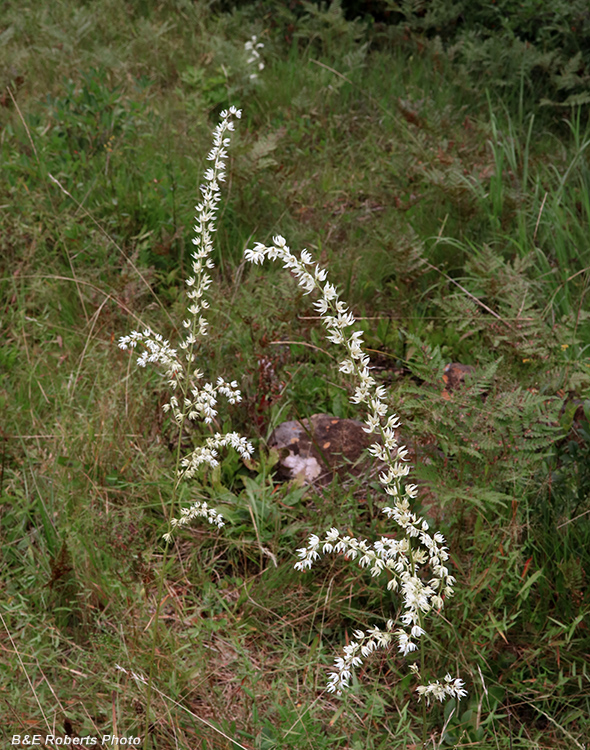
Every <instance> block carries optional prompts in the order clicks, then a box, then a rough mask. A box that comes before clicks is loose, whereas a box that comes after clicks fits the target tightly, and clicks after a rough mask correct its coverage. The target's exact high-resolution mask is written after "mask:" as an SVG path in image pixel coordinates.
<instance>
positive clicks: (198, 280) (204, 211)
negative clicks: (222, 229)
mask: <svg viewBox="0 0 590 750" xmlns="http://www.w3.org/2000/svg"><path fill="white" fill-rule="evenodd" d="M241 114H242V113H241V111H240V110H238V109H236V108H235V107H230V108H229V110H224V111H223V112H222V113H221V121H220V122H219V123H218V125H217V126H216V127H215V130H214V131H213V148H212V149H211V151H210V152H209V155H208V156H207V159H208V160H209V161H211V162H213V164H212V166H211V167H210V168H209V169H207V170H206V171H205V183H204V184H203V185H201V187H200V189H201V196H202V197H201V202H200V203H199V205H198V206H196V212H197V215H196V218H195V222H196V223H195V227H194V231H195V237H194V238H193V244H194V245H195V250H194V251H193V253H192V256H191V258H192V263H191V269H192V274H191V276H190V277H189V278H188V279H187V280H186V285H187V287H188V291H187V297H188V307H187V318H186V320H184V321H183V323H182V325H183V327H184V329H185V335H184V338H182V339H181V341H180V342H179V344H178V347H179V349H180V353H179V352H178V351H177V349H175V348H172V346H171V344H170V342H169V341H167V340H166V339H164V338H163V337H162V336H161V335H160V334H158V333H154V331H152V330H151V329H150V328H147V329H145V330H144V331H141V332H139V331H132V332H131V333H130V334H129V335H128V336H123V337H122V338H121V339H119V346H120V348H121V349H125V350H127V349H136V348H138V347H142V348H143V351H142V353H141V354H140V356H139V357H138V359H137V364H138V365H140V366H141V367H145V366H146V365H147V364H148V362H150V363H154V364H157V365H159V366H160V367H161V368H162V369H163V371H164V373H165V376H166V383H167V385H168V387H169V388H170V390H171V391H172V395H171V397H170V400H169V401H168V403H166V404H164V407H163V408H164V411H166V412H167V411H171V412H172V415H173V417H174V420H175V421H176V423H177V424H178V427H179V430H180V432H181V433H182V430H183V428H184V425H185V423H186V420H193V421H199V420H200V421H202V422H204V423H205V424H211V423H212V422H213V420H214V418H215V417H216V416H217V409H218V406H217V401H218V397H219V396H220V395H221V396H224V397H225V398H227V400H228V401H229V403H230V404H236V403H239V402H240V401H241V400H242V396H241V394H240V391H239V389H238V384H237V383H236V381H232V382H227V381H225V380H224V379H223V378H221V377H220V378H218V379H217V381H216V382H215V384H213V383H207V382H203V378H204V375H203V373H202V372H201V370H199V369H198V368H197V367H196V366H195V360H196V354H195V350H196V346H197V344H198V341H199V338H200V337H204V336H207V335H208V321H207V319H206V317H205V312H206V310H207V309H208V308H209V303H208V301H207V299H206V296H205V294H206V292H207V290H208V289H209V287H210V286H211V283H212V279H211V276H210V274H209V271H210V270H211V269H212V268H214V263H213V260H212V259H211V251H212V250H213V241H212V235H213V232H215V220H216V218H217V210H218V205H219V201H220V200H221V191H220V187H219V183H220V182H223V181H224V180H225V171H224V170H225V159H226V158H227V150H226V149H227V146H229V144H230V139H229V138H228V137H226V133H228V132H231V131H233V130H234V122H233V118H234V117H237V118H240V117H241ZM179 446H180V440H179ZM227 446H230V447H232V448H234V450H236V451H237V452H238V453H239V454H240V455H241V456H242V458H244V459H247V458H249V457H250V456H251V455H252V453H253V452H254V449H253V447H252V445H251V444H250V443H249V442H248V441H247V440H246V438H244V437H241V436H240V435H238V434H237V433H236V432H230V433H228V434H222V433H219V432H216V433H215V434H214V435H212V436H211V437H208V438H207V439H206V440H205V443H204V445H202V446H198V447H197V448H195V449H194V450H193V451H192V452H191V453H190V454H189V455H188V456H184V457H182V458H180V460H179V464H178V480H180V479H182V478H184V479H190V478H191V477H192V476H194V474H195V473H196V471H197V470H198V469H199V467H200V466H202V465H203V464H208V465H209V466H212V467H214V466H217V464H218V460H217V458H218V451H219V449H221V448H224V447H227ZM196 517H202V518H205V519H206V520H208V521H209V522H210V523H212V524H215V525H217V526H219V527H220V526H222V525H223V520H222V517H221V516H220V515H219V514H218V513H216V512H215V511H214V510H213V509H212V508H209V507H208V506H207V504H206V503H203V502H196V503H194V505H192V506H191V507H190V508H187V509H184V510H183V515H182V516H181V517H180V519H175V518H172V519H171V522H170V530H169V532H168V533H167V534H165V535H164V536H165V538H166V540H169V539H170V532H171V531H172V530H173V529H174V528H176V527H177V526H179V525H183V524H185V523H187V522H188V521H189V520H190V519H191V518H196Z"/></svg>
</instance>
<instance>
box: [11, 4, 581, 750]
mask: <svg viewBox="0 0 590 750" xmlns="http://www.w3.org/2000/svg"><path fill="white" fill-rule="evenodd" d="M231 5H232V7H223V5H222V4H221V3H220V4H213V5H212V6H210V7H209V6H207V5H206V4H200V3H192V2H188V0H175V1H174V2H171V3H167V4H157V3H152V2H151V1H150V0H141V1H140V0H135V1H134V2H126V3H120V2H114V1H113V0H97V1H96V2H94V3H91V4H88V3H82V2H77V0H61V2H59V3H56V2H54V3H47V2H44V1H40V2H37V3H34V4H29V5H28V6H27V7H26V8H24V9H23V8H22V4H21V3H16V2H11V1H9V2H5V3H4V4H3V7H2V10H1V11H0V62H1V65H0V70H2V71H3V72H2V74H1V78H0V85H1V87H2V90H1V91H0V149H1V159H2V172H1V175H0V211H1V224H2V230H1V232H0V270H1V286H0V294H1V304H2V336H1V342H0V404H1V406H2V410H3V415H4V419H3V422H2V427H1V432H0V438H1V439H2V448H1V455H2V460H1V472H0V503H1V504H0V535H1V537H0V539H1V550H0V556H1V560H2V564H1V565H0V586H1V590H2V605H1V608H0V613H1V615H2V622H1V623H0V626H1V630H0V632H1V633H2V635H1V640H2V646H3V649H2V654H3V656H2V658H1V659H0V667H1V669H0V691H1V692H0V699H1V701H2V705H3V714H4V715H5V716H6V717H7V718H6V725H7V727H8V731H7V734H8V735H9V736H10V737H12V736H13V735H22V736H23V737H24V736H25V735H27V734H28V735H29V736H32V735H33V734H41V735H43V736H45V735H46V734H55V735H59V736H64V735H70V736H71V737H75V736H77V737H84V736H96V737H98V738H100V737H102V736H103V735H107V734H118V735H119V736H131V735H133V736H140V735H141V736H142V737H143V736H144V729H145V705H146V701H145V686H144V685H142V683H141V682H138V681H136V680H134V679H133V678H132V677H131V672H132V671H133V672H136V673H141V674H149V672H150V669H151V666H152V665H154V666H155V669H154V674H155V680H154V694H153V695H152V698H151V702H152V713H151V723H150V726H149V736H150V741H151V743H152V746H153V747H158V748H168V747H183V748H194V747H202V748H209V747H211V748H235V747H240V746H242V747H245V748H248V750H250V749H251V748H260V749H264V750H271V748H296V749H297V750H299V749H301V750H303V748H314V750H316V749H319V750H321V749H322V748H328V747H330V748H333V747H336V748H350V749H353V748H363V750H364V749H365V748H367V749H368V748H385V747H387V748H412V747H417V746H420V745H419V743H420V742H421V731H420V726H421V721H422V718H421V706H420V705H419V704H417V703H416V702H415V700H414V699H413V698H412V697H411V695H412V692H413V689H414V687H415V685H414V684H413V683H412V681H411V676H408V675H407V674H406V672H405V670H404V669H403V668H402V665H401V663H400V661H399V660H398V658H397V655H396V654H395V653H394V652H381V651H379V652H376V653H375V654H374V655H373V656H372V658H371V659H370V660H368V661H367V662H366V664H365V665H364V669H363V672H362V674H359V675H357V676H356V677H355V678H354V680H353V683H352V687H351V689H350V692H349V693H348V694H345V695H344V696H343V697H342V698H337V697H335V696H333V695H331V694H329V693H326V692H325V685H326V680H327V674H328V671H329V670H330V669H331V668H332V667H331V665H332V662H333V659H334V655H335V654H337V653H339V650H340V648H341V646H342V644H343V643H346V642H348V641H350V639H352V638H353V637H354V636H353V632H354V629H355V628H358V627H363V628H366V627H368V626H370V625H373V624H374V623H375V622H377V623H379V622H382V623H385V622H386V621H387V620H388V619H389V618H390V617H395V616H396V613H397V611H398V608H399V601H398V600H397V599H396V597H395V595H394V594H388V593H384V592H383V588H382V587H381V586H380V585H379V584H378V583H376V582H375V581H373V580H372V579H371V577H370V576H369V575H367V573H366V572H364V571H363V570H361V569H359V568H355V567H353V566H344V565H342V564H341V563H340V562H339V561H338V560H337V559H334V558H333V557H331V558H329V559H324V560H322V561H321V563H319V564H318V567H317V571H316V572H315V573H314V574H313V575H311V574H306V575H302V574H301V573H298V572H297V571H294V570H293V564H294V562H295V561H296V559H297V558H296V556H295V555H294V551H295V549H296V548H298V547H301V546H302V544H304V543H305V540H306V538H307V537H308V535H309V533H310V532H311V531H314V530H317V529H319V528H326V529H328V528H330V527H332V526H338V527H340V528H343V527H344V525H346V526H347V527H349V528H350V529H354V531H355V533H357V534H358V535H359V536H366V537H367V538H375V537H377V536H378V535H381V534H383V533H388V532H390V531H391V528H390V526H389V525H388V524H387V522H386V521H384V519H383V517H382V514H381V513H380V506H379V502H378V493H377V491H376V487H375V486H373V485H371V484H368V485H367V484H363V483H361V482H360V480H358V479H354V478H351V479H350V480H346V481H343V480H342V479H340V478H338V477H336V478H335V479H334V482H333V483H332V484H331V485H330V486H328V487H324V488H317V489H307V490H306V489H305V488H301V487H297V486H294V485H293V486H292V485H289V484H280V483H279V482H278V481H277V480H276V478H275V477H274V469H275V467H276V461H277V457H276V455H274V454H272V453H271V452H269V451H268V450H267V448H266V442H267V440H268V437H269V435H270V433H271V431H272V429H273V428H274V427H275V426H276V425H277V424H279V423H280V422H281V421H284V420H286V419H295V418H302V417H306V416H309V415H310V414H312V413H319V412H326V413H330V414H335V415H337V416H342V417H357V416H358V415H357V414H355V412H354V410H353V407H352V405H351V404H350V403H349V400H348V395H349V393H348V383H347V380H346V378H345V377H344V375H343V374H342V373H340V372H339V371H338V365H337V360H335V359H333V356H334V353H333V352H331V351H330V350H328V348H327V345H326V342H325V340H324V338H323V336H322V334H321V331H320V325H319V320H318V319H317V318H316V317H315V314H314V311H313V308H312V307H310V306H309V305H308V302H307V297H305V296H303V294H302V292H301V291H299V290H298V288H297V285H296V283H295V281H294V280H293V279H292V278H290V277H289V276H288V275H286V274H284V272H282V271H281V270H280V269H276V270H272V269H265V270H264V272H262V271H259V270H257V269H251V268H246V267H245V265H244V264H243V262H242V255H243V251H244V249H245V248H246V247H248V246H251V244H252V241H253V239H258V240H261V241H265V242H266V243H267V244H268V243H269V242H270V239H271V237H272V236H273V235H275V234H277V233H279V232H280V233H281V234H282V235H284V236H285V237H287V238H288V241H289V244H290V246H291V247H292V248H293V249H294V250H298V249H303V248H304V247H307V248H309V249H310V250H311V251H313V253H314V255H315V256H316V257H317V258H318V259H319V260H320V261H321V263H322V265H324V266H326V267H328V268H329V269H330V273H331V276H332V279H333V280H334V281H336V282H337V283H338V286H339V288H340V290H341V291H342V297H343V298H344V299H346V300H347V301H349V302H350V303H351V305H352V307H353V309H354V311H355V315H356V316H357V318H358V319H359V320H360V323H361V325H362V326H363V328H364V335H365V341H366V342H367V347H368V349H369V350H370V354H371V356H372V359H373V363H374V375H375V377H376V378H377V379H378V381H379V382H380V383H382V384H383V385H385V386H386V387H387V388H388V393H389V399H390V402H391V406H392V408H393V409H394V410H395V411H397V412H398V413H399V414H400V417H401V418H402V421H403V423H404V426H405V430H406V431H407V435H406V437H407V439H408V441H409V443H410V444H411V447H412V450H413V453H414V454H415V456H416V464H417V467H416V471H417V476H418V478H419V480H420V494H419V498H418V500H419V504H418V507H417V511H418V512H420V513H421V514H423V515H425V516H426V517H428V518H429V519H432V520H433V521H434V522H435V524H436V526H437V528H440V529H441V530H442V531H443V533H444V534H445V537H446V538H447V540H448V541H449V547H450V548H451V549H452V550H453V556H452V565H453V570H452V572H453V575H454V576H455V577H456V578H457V586H456V595H455V598H454V599H452V600H450V601H449V602H448V603H446V605H445V609H444V614H445V617H446V618H448V622H446V621H445V620H443V618H442V617H439V618H434V620H433V621H432V625H431V631H429V636H431V640H429V642H428V659H429V663H430V665H431V667H432V670H433V671H435V672H439V673H442V674H444V672H445V671H448V669H449V665H453V668H454V667H455V666H456V668H457V672H458V673H460V674H461V676H462V677H463V678H464V679H465V680H466V683H467V685H466V687H467V688H468V690H469V696H468V698H467V699H465V700H463V701H462V702H461V703H460V704H458V705H457V706H455V705H453V704H452V702H451V703H448V704H445V706H438V705H437V706H435V707H434V708H431V710H430V711H429V713H428V717H427V721H428V730H429V733H430V736H431V744H432V746H433V747H439V746H440V747H453V746H461V745H463V746H464V745H466V744H470V745H471V746H473V747H481V748H489V747H495V748H508V747H517V746H518V747H526V748H541V747H543V748H545V747H551V748H571V747H582V746H583V744H584V743H585V742H586V743H587V741H588V740H587V738H588V736H589V734H590V724H589V722H588V716H590V685H589V679H590V678H589V674H588V666H587V654H588V652H589V648H590V636H589V633H588V612H589V610H590V595H589V594H588V581H587V577H588V571H589V570H590V552H589V550H590V513H589V511H590V507H589V486H590V477H589V475H588V465H589V452H590V393H589V384H590V356H589V354H588V352H589V346H590V327H589V326H588V316H589V307H588V299H587V290H588V284H589V270H588V269H589V268H590V262H589V261H590V248H589V245H588V232H587V227H588V221H589V220H590V198H589V197H588V196H589V195H590V190H589V188H590V178H589V175H590V167H589V163H588V145H589V144H590V128H589V124H588V120H587V109H586V108H585V102H587V96H588V83H587V77H588V64H589V62H588V60H589V58H588V56H589V54H590V52H589V50H588V23H589V22H590V21H589V20H588V18H587V13H586V9H585V5H584V4H583V3H575V2H565V0H564V2H559V1H558V2H555V3H553V4H552V5H551V8H548V7H545V6H544V10H543V13H539V12H537V11H538V8H537V4H536V3H533V2H525V3H518V4H515V3H511V2H510V3H509V2H498V3H492V4H484V3H461V2H459V3H454V4H452V5H449V4H448V3H439V2H435V1H433V2H431V3H427V4H418V3H405V2H404V3H400V4H398V5H396V6H395V7H393V4H392V3H386V2H384V3H382V4H378V3H376V2H375V3H372V4H368V3H367V4H359V3H357V4H356V6H355V4H354V3H350V4H349V6H346V4H344V3H343V6H342V7H340V6H338V5H337V4H335V3H333V4H331V5H330V6H325V5H321V4H317V5H316V4H311V3H295V2H294V3H288V2H285V3H271V4H267V3H264V2H258V3H240V4H239V6H236V5H234V4H231ZM360 5H362V6H363V7H357V6H360ZM365 6H366V7H365ZM345 11H346V12H345ZM371 12H372V13H373V14H374V17H370V16H369V14H370V13H371ZM494 19H495V20H494ZM492 21H493V23H492ZM254 35H256V36H257V38H258V40H260V41H261V42H262V43H263V44H264V48H261V49H260V54H261V56H262V59H263V60H264V64H265V67H264V70H262V71H260V72H259V73H258V77H257V78H251V74H252V69H251V64H249V63H248V59H249V57H248V50H247V49H246V48H245V43H246V42H248V41H249V40H251V39H252V37H253V36H254ZM508 38H509V39H510V40H511V41H510V44H508V43H507V42H506V40H507V39H508ZM499 50H500V51H501V52H502V54H499V53H498V51H499ZM548 102H549V103H550V104H547V103H548ZM229 105H235V106H238V107H242V108H243V110H244V114H243V118H242V121H241V123H240V127H239V129H238V130H237V132H236V139H235V144H232V152H231V155H230V162H231V164H228V167H229V168H228V182H227V189H226V191H225V193H224V196H223V200H222V203H221V204H220V206H221V210H220V218H219V221H218V231H217V233H216V238H215V239H216V243H215V250H214V255H213V258H214V260H215V263H216V266H217V268H216V271H215V272H214V284H213V286H212V287H211V289H210V295H211V310H210V315H209V321H210V336H209V337H208V339H206V340H205V341H204V342H203V343H201V344H200V351H199V352H198V356H199V358H200V360H201V361H202V362H203V367H202V369H203V370H204V374H205V376H206V377H207V378H209V377H210V376H211V377H213V376H215V377H216V376H217V375H218V374H219V373H223V375H224V377H225V378H226V379H227V380H234V379H235V380H237V381H238V382H239V386H240V389H241V391H242V395H243V401H242V403H241V404H236V405H233V406H230V407H229V408H228V411H227V412H224V414H223V416H222V417H219V420H218V421H219V424H218V425H216V428H217V427H219V428H220V429H221V431H225V432H229V431H233V430H235V431H237V432H239V433H241V434H243V435H246V436H247V437H248V438H249V439H251V440H252V441H253V442H254V444H255V446H256V449H257V450H256V454H255V457H254V458H253V459H252V460H250V461H242V460H241V459H240V458H239V457H237V456H233V457H232V456H230V457H228V458H227V460H224V462H223V463H222V465H220V466H219V467H217V468H215V469H210V470H207V472H206V473H203V475H202V476H200V477H199V480H198V481H197V482H196V483H193V484H192V485H190V486H189V485H182V488H181V489H179V493H180V494H179V498H178V499H179V501H180V502H181V503H183V504H185V505H186V504H189V503H190V502H194V501H195V500H203V501H207V502H208V503H209V504H211V505H214V506H215V507H218V508H219V509H220V510H222V511H223V513H224V516H225V518H226V519H227V523H226V526H225V527H224V529H223V532H222V533H220V532H218V530H217V529H216V528H213V527H209V525H208V524H203V525H202V526H199V525H196V524H195V525H194V526H191V527H190V528H189V527H187V528H184V529H182V530H179V531H178V532H177V534H176V535H175V543H174V547H173V548H171V551H170V553H169V554H168V556H167V557H164V555H163V545H162V539H161V536H162V533H164V531H165V530H166V528H167V522H168V521H169V518H170V497H171V494H172V492H173V483H174V480H173V467H174V456H175V449H177V448H178V440H179V437H178V433H177V430H176V429H175V427H174V424H173V422H172V420H171V418H170V416H169V415H167V414H165V413H163V411H162V408H161V406H162V404H163V403H164V401H165V400H166V399H165V397H163V396H162V395H161V394H162V391H161V385H162V384H161V380H160V376H159V375H158V374H157V373H156V372H155V371H148V370H145V371H144V370H142V371H139V372H138V371H135V370H134V371H133V373H131V370H130V368H131V366H132V364H131V362H130V360H129V359H128V356H127V355H125V354H124V353H123V352H121V351H120V350H119V349H118V348H117V346H116V341H117V340H118V338H119V337H120V336H121V335H122V334H125V333H127V332H128V331H129V330H131V329H132V328H139V329H143V327H146V326H148V325H151V326H153V328H154V330H160V331H161V332H162V333H163V334H164V335H166V336H169V337H171V338H175V337H176V325H177V324H178V321H179V320H181V319H182V315H183V311H184V309H185V297H184V291H185V290H184V279H185V278H186V277H187V275H188V269H189V267H190V266H189V255H190V252H191V249H192V244H191V237H192V236H193V233H192V231H191V226H192V224H193V215H194V204H195V203H196V202H197V200H199V195H198V185H199V183H200V182H201V174H202V171H203V167H204V164H205V161H204V156H205V155H206V154H207V152H208V150H209V148H210V142H209V141H210V132H211V130H212V128H213V127H214V125H215V124H216V123H217V121H218V115H219V112H220V111H221V109H223V108H225V107H227V106H229ZM452 362H455V363H461V364H463V365H470V366H471V367H472V369H471V370H469V371H468V372H467V373H466V374H465V377H464V380H463V381H462V382H461V383H457V384H454V385H452V386H451V385H449V384H448V382H447V383H445V378H446V377H447V372H446V371H445V368H446V366H447V365H448V364H449V363H452ZM208 434H209V433H208V430H207V427H205V426H202V425H201V426H198V425H197V426H195V427H194V428H193V429H191V430H189V431H184V432H183V434H182V436H181V438H180V440H181V441H182V443H183V448H186V452H187V453H188V452H190V450H191V449H192V448H194V446H196V445H199V444H200V441H201V440H202V439H203V438H204V437H206V436H207V435H208ZM205 527H206V528H205ZM159 578H161V579H162V580H163V582H164V583H163V592H162V596H161V597H160V598H159V599H158V596H157V591H158V579H159ZM156 612H159V623H160V626H159V631H158V632H159V635H158V641H157V644H156V651H155V661H154V660H153V659H152V656H151V654H152V626H153V620H154V616H155V614H156ZM441 614H442V613H441ZM448 623H452V628H450V627H449V624H448ZM116 664H119V665H121V666H122V667H124V669H125V670H127V673H125V672H123V671H119V670H116V669H115V665H116ZM453 708H455V709H456V710H455V711H454V713H453V714H452V715H451V711H452V710H453ZM447 720H448V721H447ZM443 727H444V731H443Z"/></svg>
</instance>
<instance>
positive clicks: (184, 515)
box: [164, 501, 225, 542]
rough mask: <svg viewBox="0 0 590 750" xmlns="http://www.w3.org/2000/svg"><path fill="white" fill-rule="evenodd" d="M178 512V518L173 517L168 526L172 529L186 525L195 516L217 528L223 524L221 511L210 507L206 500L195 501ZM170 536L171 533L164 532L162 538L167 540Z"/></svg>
mask: <svg viewBox="0 0 590 750" xmlns="http://www.w3.org/2000/svg"><path fill="white" fill-rule="evenodd" d="M180 514H181V515H180V518H173V519H172V520H171V522H170V526H171V527H172V528H173V529H177V528H178V527H179V526H186V525H187V524H189V523H190V522H191V521H192V520H193V519H195V518H205V519H206V520H207V521H208V522H209V523H210V524H213V525H214V526H217V528H218V529H220V528H221V527H222V526H225V522H224V520H223V516H222V515H221V513H218V512H217V511H216V510H215V508H210V507H209V506H208V505H207V503H206V502H201V501H197V502H196V503H193V505H191V506H190V508H181V510H180ZM171 538H172V534H171V533H167V534H164V539H165V540H166V541H167V542H169V541H170V539H171Z"/></svg>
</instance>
